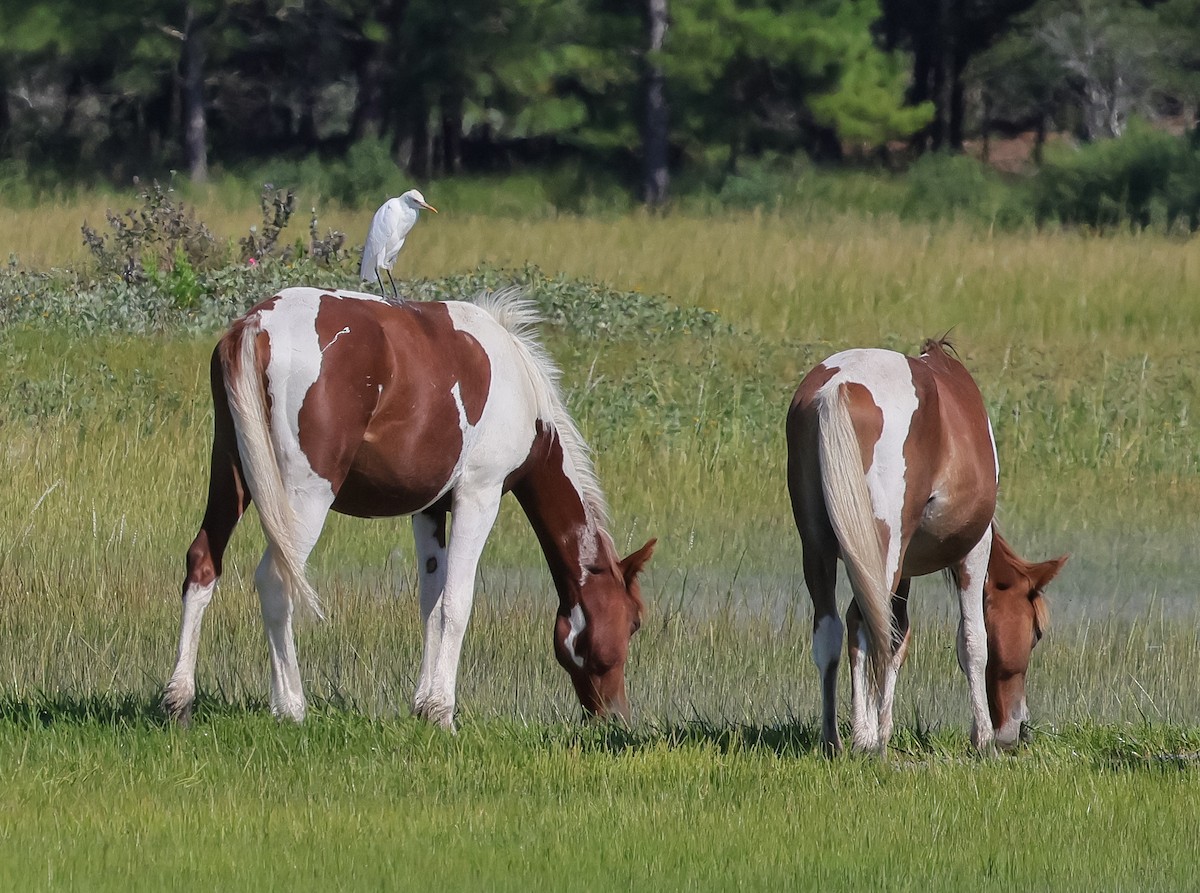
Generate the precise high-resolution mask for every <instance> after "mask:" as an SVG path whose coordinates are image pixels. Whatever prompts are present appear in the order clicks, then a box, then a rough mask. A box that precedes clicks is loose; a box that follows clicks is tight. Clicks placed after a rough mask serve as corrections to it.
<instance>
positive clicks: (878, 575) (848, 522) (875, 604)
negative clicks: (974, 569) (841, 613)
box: [818, 385, 894, 689]
mask: <svg viewBox="0 0 1200 893" xmlns="http://www.w3.org/2000/svg"><path fill="white" fill-rule="evenodd" d="M822 396H823V399H821V400H819V401H818V404H819V417H818V418H819V429H820V434H819V437H818V444H819V446H818V454H819V457H820V462H821V489H822V491H823V492H824V495H825V509H826V511H827V512H828V514H829V520H830V522H831V523H832V524H833V530H834V533H835V534H836V535H837V539H838V545H839V546H840V548H841V552H842V561H843V562H845V565H846V573H847V574H848V575H849V577H850V582H851V584H852V586H853V588H854V597H855V600H856V601H857V602H858V608H859V610H860V611H861V612H862V615H863V619H864V621H865V622H866V626H867V634H868V635H867V638H868V649H867V654H868V658H869V660H870V663H871V671H872V676H873V678H874V680H875V684H876V688H877V689H878V688H880V687H881V683H882V681H883V675H884V671H885V669H886V667H887V665H888V663H889V662H890V661H891V645H892V639H893V635H894V633H893V623H892V588H891V585H890V582H889V580H888V575H887V569H886V567H885V565H884V553H883V547H882V544H881V543H880V540H879V528H878V527H877V526H876V524H875V511H874V508H873V506H872V505H871V494H870V492H869V491H868V490H867V479H866V476H865V475H864V474H863V466H862V450H861V448H860V447H859V443H858V437H857V435H856V433H855V431H854V423H853V421H852V420H851V418H850V407H849V406H848V405H847V402H846V392H845V389H844V388H842V387H841V386H840V385H835V386H833V387H831V388H828V389H827V390H825V392H824V394H823V395H822Z"/></svg>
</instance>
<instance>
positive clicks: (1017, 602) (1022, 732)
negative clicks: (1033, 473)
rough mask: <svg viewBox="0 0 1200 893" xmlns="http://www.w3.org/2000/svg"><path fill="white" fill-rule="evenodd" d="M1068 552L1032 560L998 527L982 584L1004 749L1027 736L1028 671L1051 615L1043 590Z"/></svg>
mask: <svg viewBox="0 0 1200 893" xmlns="http://www.w3.org/2000/svg"><path fill="white" fill-rule="evenodd" d="M1067 557H1068V556H1066V555H1063V556H1062V557H1061V558H1054V559H1052V560H1050V561H1043V562H1040V563H1038V564H1030V563H1028V562H1026V561H1024V560H1023V559H1021V558H1019V557H1018V556H1017V555H1016V554H1015V553H1013V551H1012V549H1011V547H1009V545H1008V543H1006V542H1005V541H1004V540H1003V539H1002V538H1001V537H1000V535H999V534H998V533H997V534H996V535H995V539H994V541H993V544H992V557H991V559H990V561H989V562H988V575H987V580H986V582H985V583H984V587H983V610H984V624H985V625H986V627H987V637H988V663H987V695H988V707H989V709H990V711H991V714H992V727H993V728H994V729H995V730H996V744H997V746H999V747H1001V748H1004V749H1006V750H1007V749H1010V748H1013V747H1016V745H1017V744H1018V743H1019V742H1021V741H1026V740H1028V738H1029V726H1028V722H1029V707H1028V705H1027V704H1026V701H1025V676H1026V674H1027V673H1028V671H1029V658H1030V656H1031V655H1032V654H1033V649H1034V646H1036V645H1037V643H1038V641H1039V640H1040V639H1041V638H1042V635H1043V633H1044V632H1045V630H1046V624H1047V622H1048V620H1049V616H1050V615H1049V608H1048V607H1047V605H1046V598H1045V596H1044V595H1043V594H1042V593H1043V590H1044V589H1045V588H1046V586H1047V585H1048V584H1049V583H1050V581H1051V580H1053V579H1054V577H1055V576H1056V575H1057V574H1058V572H1059V571H1060V570H1061V569H1062V566H1063V565H1064V564H1066V561H1067Z"/></svg>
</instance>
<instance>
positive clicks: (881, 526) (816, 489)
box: [787, 341, 1067, 752]
mask: <svg viewBox="0 0 1200 893" xmlns="http://www.w3.org/2000/svg"><path fill="white" fill-rule="evenodd" d="M948 348H949V346H948V345H947V344H945V342H942V341H927V342H926V343H925V345H924V348H923V350H922V353H921V355H920V356H919V357H917V358H915V359H914V358H912V357H906V356H904V355H903V354H899V353H895V352H893V351H888V350H871V349H868V350H847V351H844V352H842V353H838V354H835V355H834V356H831V357H829V358H828V359H827V360H825V361H824V362H822V363H820V364H819V365H818V366H817V367H816V368H815V369H813V370H812V371H811V372H809V373H808V375H806V376H805V378H804V380H803V381H802V382H801V383H800V387H799V389H798V390H797V391H796V396H795V398H794V399H793V401H792V405H791V409H790V410H789V412H788V419H787V440H788V489H789V492H790V494H791V500H792V510H793V512H794V514H795V517H796V526H797V527H798V528H799V531H800V538H801V540H802V542H803V548H804V581H805V583H806V584H807V586H808V591H809V594H810V595H811V597H812V601H813V608H814V617H813V660H814V662H815V663H816V665H817V670H818V672H819V674H820V678H821V690H822V712H821V734H822V741H823V743H824V746H825V748H826V750H827V751H828V752H839V751H840V750H841V748H842V742H841V737H840V735H839V734H838V728H837V670H838V663H839V661H840V659H841V651H842V638H843V635H844V633H846V632H847V627H848V632H849V645H850V663H851V675H850V678H851V693H852V705H853V729H854V739H853V744H854V747H855V748H856V749H859V750H867V751H875V750H878V751H882V750H883V749H885V748H886V747H887V742H888V738H889V737H890V735H891V731H892V705H893V700H894V696H895V688H896V677H897V675H898V673H899V671H900V666H901V664H903V662H904V657H905V654H906V652H907V649H908V641H909V621H908V592H909V581H910V578H912V577H917V576H921V575H923V574H930V573H933V572H934V571H940V570H947V571H948V572H949V574H950V576H951V578H952V579H953V581H954V584H955V586H956V588H957V589H958V599H959V610H960V622H959V628H958V659H959V664H960V666H961V667H962V669H963V671H964V673H965V674H966V676H967V680H968V683H969V688H970V698H971V709H972V711H973V725H972V730H971V740H972V742H973V743H974V745H975V746H976V747H977V748H979V749H981V750H982V749H988V748H990V747H991V745H992V743H993V741H994V742H995V743H997V744H999V745H1000V746H1002V747H1010V746H1013V745H1015V744H1016V742H1017V741H1018V739H1019V738H1020V736H1021V733H1022V731H1023V724H1024V723H1025V722H1026V721H1027V719H1028V708H1027V706H1026V701H1025V675H1026V670H1027V668H1028V665H1029V657H1030V654H1031V652H1032V651H1033V647H1034V645H1035V644H1036V643H1037V640H1038V639H1039V638H1040V637H1041V635H1042V631H1043V628H1044V626H1045V623H1046V606H1045V600H1044V598H1043V596H1042V590H1043V589H1044V588H1045V586H1046V585H1047V584H1048V583H1049V582H1050V580H1052V579H1053V578H1054V576H1055V574H1057V573H1058V571H1059V569H1060V568H1061V567H1062V565H1063V563H1064V562H1065V561H1066V560H1067V559H1066V556H1063V557H1062V558H1057V559H1054V560H1052V561H1045V562H1042V563H1040V564H1030V563H1028V562H1026V561H1024V560H1022V559H1021V558H1019V557H1017V555H1016V554H1015V553H1014V552H1013V551H1012V549H1011V548H1010V547H1009V545H1008V543H1006V542H1005V541H1004V539H1003V538H1002V537H1001V536H1000V534H999V532H998V531H997V530H996V527H995V523H994V517H995V512H996V488H997V482H998V478H999V470H1000V467H999V463H998V461H997V458H996V445H995V441H994V439H993V437H992V426H991V423H990V421H989V420H988V417H987V410H986V409H985V408H984V404H983V398H982V396H981V395H980V393H979V388H978V387H977V386H976V384H975V382H974V381H973V380H972V379H971V376H970V374H968V372H967V370H966V369H964V368H963V366H962V364H961V363H959V362H958V361H957V360H956V359H954V358H953V357H952V356H950V355H949V352H948ZM839 556H840V557H841V558H842V560H843V562H844V563H845V565H846V571H847V575H848V576H849V578H850V585H851V589H852V590H853V592H854V600H853V602H852V604H851V606H850V608H849V610H848V611H847V614H846V627H843V624H842V622H841V620H840V619H839V618H838V613H837V603H836V601H835V596H834V584H835V582H836V575H837V559H838V557H839Z"/></svg>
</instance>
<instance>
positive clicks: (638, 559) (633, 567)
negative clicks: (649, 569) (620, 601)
mask: <svg viewBox="0 0 1200 893" xmlns="http://www.w3.org/2000/svg"><path fill="white" fill-rule="evenodd" d="M657 543H658V540H657V539H652V540H650V541H649V542H647V543H646V545H644V546H642V548H640V549H638V550H637V551H636V552H634V553H633V554H632V555H630V556H628V557H626V558H622V559H621V576H623V577H624V578H625V585H626V586H632V585H633V581H634V580H635V579H637V575H638V574H640V573H641V572H642V568H644V567H645V566H646V562H647V561H649V560H650V556H651V555H653V554H654V546H655V545H656V544H657Z"/></svg>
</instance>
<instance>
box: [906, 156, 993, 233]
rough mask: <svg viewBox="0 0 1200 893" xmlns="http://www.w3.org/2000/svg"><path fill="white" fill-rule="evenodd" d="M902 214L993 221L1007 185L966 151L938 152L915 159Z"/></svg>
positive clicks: (909, 176)
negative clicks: (957, 152)
mask: <svg viewBox="0 0 1200 893" xmlns="http://www.w3.org/2000/svg"><path fill="white" fill-rule="evenodd" d="M905 182H906V184H907V192H906V195H905V198H904V203H903V205H902V207H901V211H900V213H901V216H903V217H906V218H909V219H916V220H953V219H956V218H976V219H980V220H984V221H988V222H991V221H993V220H995V219H996V217H997V215H998V214H999V212H1000V210H1001V208H1002V207H1003V206H1004V204H1005V185H1004V183H1003V181H1002V180H1001V179H1000V177H999V176H998V175H997V174H995V173H994V172H993V171H991V170H990V169H989V168H987V167H986V166H985V165H983V164H982V163H980V162H979V161H976V160H975V159H974V158H971V157H969V156H967V155H951V154H947V153H944V152H935V153H931V154H928V155H923V156H921V157H920V158H918V159H917V160H916V161H915V162H913V164H912V167H910V168H909V170H908V174H907V176H906V178H905Z"/></svg>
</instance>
